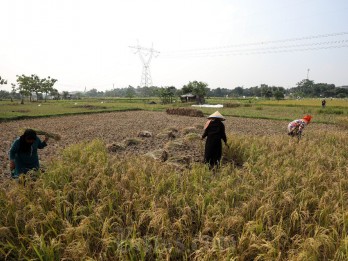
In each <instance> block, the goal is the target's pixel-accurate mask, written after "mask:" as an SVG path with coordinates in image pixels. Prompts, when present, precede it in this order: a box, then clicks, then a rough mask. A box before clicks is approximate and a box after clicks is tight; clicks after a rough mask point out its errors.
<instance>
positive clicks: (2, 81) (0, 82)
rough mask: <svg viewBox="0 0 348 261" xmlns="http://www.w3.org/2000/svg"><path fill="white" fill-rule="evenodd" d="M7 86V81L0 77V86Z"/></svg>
mask: <svg viewBox="0 0 348 261" xmlns="http://www.w3.org/2000/svg"><path fill="white" fill-rule="evenodd" d="M3 84H7V81H6V80H5V79H3V78H1V76H0V85H3Z"/></svg>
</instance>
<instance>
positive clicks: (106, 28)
mask: <svg viewBox="0 0 348 261" xmlns="http://www.w3.org/2000/svg"><path fill="white" fill-rule="evenodd" d="M0 11H1V12H0V13H1V14H0V75H1V76H2V77H3V78H5V79H8V81H9V83H11V82H15V80H16V75H18V74H27V75H30V74H37V75H38V76H39V77H42V78H44V77H46V76H51V77H53V78H56V79H58V82H57V84H56V85H55V86H56V87H57V88H58V89H59V90H71V91H73V90H79V91H83V90H84V88H85V87H86V88H87V90H89V89H92V88H97V89H99V90H106V89H112V87H113V85H114V86H115V87H117V88H118V87H126V86H128V85H132V86H138V85H139V84H140V80H141V73H142V63H141V61H140V58H139V56H138V55H137V54H135V53H134V52H135V50H132V49H130V48H129V46H134V45H137V40H139V43H140V45H141V46H143V47H147V48H149V47H151V44H152V43H153V47H154V49H156V50H158V51H159V52H160V54H159V56H158V57H154V58H153V60H152V62H151V64H150V68H151V75H152V81H153V84H154V85H155V86H171V85H174V86H176V87H177V88H181V87H182V86H183V85H184V84H186V83H188V82H189V81H194V80H197V81H204V82H206V83H208V85H209V87H210V88H217V87H221V88H234V87H236V86H244V87H250V86H257V85H260V84H262V83H265V84H269V85H275V86H283V87H286V88H288V87H292V86H295V85H296V83H297V82H299V81H301V80H302V79H304V78H306V77H307V72H308V71H307V69H310V71H309V78H310V79H312V80H314V81H315V82H325V83H334V84H336V86H340V85H348V15H347V14H348V1H347V0H239V1H237V0H214V1H213V0H209V1H208V0H171V1H169V0H124V1H121V0H98V1H97V0H95V1H92V0H1V3H0ZM147 57H148V56H145V58H147ZM1 88H2V89H7V90H10V84H8V85H7V86H2V87H1Z"/></svg>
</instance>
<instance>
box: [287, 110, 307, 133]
mask: <svg viewBox="0 0 348 261" xmlns="http://www.w3.org/2000/svg"><path fill="white" fill-rule="evenodd" d="M311 119H312V116H311V115H306V116H304V117H303V118H302V119H298V120H294V121H292V122H290V123H289V124H288V135H290V136H291V137H294V136H296V135H297V134H302V131H303V129H304V128H305V127H306V126H307V125H308V124H309V123H310V122H311Z"/></svg>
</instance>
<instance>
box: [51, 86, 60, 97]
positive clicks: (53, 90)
mask: <svg viewBox="0 0 348 261" xmlns="http://www.w3.org/2000/svg"><path fill="white" fill-rule="evenodd" d="M50 95H51V96H52V97H53V99H55V100H59V98H60V95H59V92H58V90H57V89H54V88H52V90H51V91H50Z"/></svg>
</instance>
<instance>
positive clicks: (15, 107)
mask: <svg viewBox="0 0 348 261" xmlns="http://www.w3.org/2000/svg"><path fill="white" fill-rule="evenodd" d="M156 101H157V100H156ZM157 102H158V101H157ZM164 108H165V106H164V105H161V104H148V100H140V99H137V100H129V99H105V100H104V99H86V100H71V101H66V100H64V101H47V102H44V101H43V102H32V103H30V102H26V103H25V104H23V105H22V104H19V103H18V102H13V103H11V102H9V101H1V102H0V120H17V119H25V118H36V117H50V116H62V115H73V114H86V113H100V112H113V111H128V110H164Z"/></svg>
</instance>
